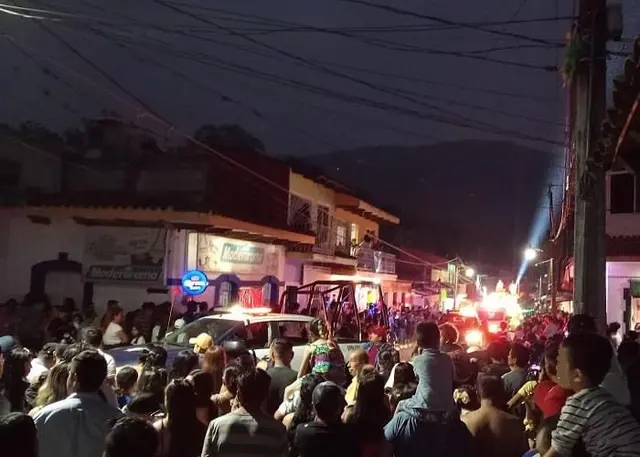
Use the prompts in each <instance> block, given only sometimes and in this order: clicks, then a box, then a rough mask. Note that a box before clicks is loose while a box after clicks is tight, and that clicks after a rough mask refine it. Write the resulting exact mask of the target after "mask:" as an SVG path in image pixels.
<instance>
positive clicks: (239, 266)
mask: <svg viewBox="0 0 640 457" xmlns="http://www.w3.org/2000/svg"><path fill="white" fill-rule="evenodd" d="M193 236H197V239H198V258H197V262H196V267H197V269H198V270H201V271H206V272H207V273H239V274H256V275H258V274H261V275H265V276H266V275H274V276H277V275H278V266H279V262H280V260H281V257H282V254H281V252H282V247H281V246H274V245H269V244H260V243H251V242H248V241H240V240H232V239H229V238H222V237H219V236H214V235H207V234H204V233H198V234H195V233H194V234H193Z"/></svg>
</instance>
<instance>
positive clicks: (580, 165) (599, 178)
mask: <svg viewBox="0 0 640 457" xmlns="http://www.w3.org/2000/svg"><path fill="white" fill-rule="evenodd" d="M577 41H578V43H579V47H580V58H579V61H578V62H576V66H575V72H574V75H573V83H574V84H575V124H574V141H575V148H576V160H575V171H576V175H575V190H576V191H575V226H574V250H573V252H574V268H575V273H574V286H573V287H574V288H573V303H574V312H575V313H585V314H589V315H591V316H593V317H594V318H595V320H596V323H597V325H598V328H599V329H600V331H604V329H605V326H606V296H605V295H606V292H605V283H606V278H605V275H606V273H605V270H606V253H605V239H606V230H605V170H604V166H603V164H602V159H603V157H602V152H601V150H600V149H598V139H599V137H600V131H601V124H602V120H603V117H604V113H605V109H606V93H605V91H606V67H607V61H606V41H607V1H606V0H580V13H579V22H578V28H577Z"/></svg>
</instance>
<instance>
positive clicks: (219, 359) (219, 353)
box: [202, 346, 227, 376]
mask: <svg viewBox="0 0 640 457" xmlns="http://www.w3.org/2000/svg"><path fill="white" fill-rule="evenodd" d="M226 365H227V354H226V353H225V352H224V349H222V347H221V346H212V347H210V348H209V349H207V350H206V351H205V352H204V356H203V357H202V370H203V371H206V372H208V373H220V374H222V370H224V367H225V366H226ZM218 376H219V375H218Z"/></svg>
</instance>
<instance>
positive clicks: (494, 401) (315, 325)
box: [0, 305, 640, 457]
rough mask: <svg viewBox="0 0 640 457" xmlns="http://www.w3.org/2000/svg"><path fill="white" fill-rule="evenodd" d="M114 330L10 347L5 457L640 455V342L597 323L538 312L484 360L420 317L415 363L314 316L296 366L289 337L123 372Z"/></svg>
mask: <svg viewBox="0 0 640 457" xmlns="http://www.w3.org/2000/svg"><path fill="white" fill-rule="evenodd" d="M115 306H117V305H114V306H112V307H111V312H108V313H107V314H108V315H111V316H114V315H116V316H117V315H118V308H116V307H115ZM107 321H108V323H107V324H106V325H102V326H98V327H94V326H86V327H84V328H81V329H80V330H79V331H78V332H77V334H76V338H75V341H74V342H72V343H71V344H67V343H65V342H61V343H46V344H44V345H43V346H42V347H41V348H40V350H39V351H38V352H37V353H35V354H34V353H33V352H32V351H30V350H29V349H27V348H26V347H25V346H23V345H20V344H19V339H18V340H16V339H15V338H13V337H0V350H1V352H2V356H1V359H0V360H1V363H0V367H1V368H0V455H2V456H7V457H60V456H70V457H101V456H104V457H178V456H179V457H197V456H201V457H214V456H287V457H316V456H323V457H325V456H327V455H330V456H331V455H336V456H345V457H356V456H358V457H384V456H391V455H394V456H397V457H418V456H420V457H422V456H427V457H428V456H438V457H439V456H452V457H453V456H467V455H480V456H505V457H510V456H513V457H520V456H534V455H540V456H542V457H556V456H562V457H569V456H578V457H580V456H591V457H601V456H603V457H604V456H636V455H638V456H640V425H639V424H638V422H637V417H638V415H637V411H638V409H637V404H638V403H637V400H638V395H637V389H638V388H637V385H640V383H638V379H637V372H638V367H639V366H640V357H639V352H638V343H637V341H635V338H634V334H632V333H630V334H629V335H627V336H626V337H625V338H624V339H623V340H622V341H620V344H619V345H617V342H616V341H614V339H612V337H611V335H610V334H609V336H610V337H609V338H607V337H605V336H600V335H599V334H598V333H597V332H596V328H595V323H594V321H593V319H591V318H589V317H588V316H573V317H572V318H571V319H567V321H566V322H565V321H563V318H557V317H553V316H551V317H550V316H545V317H537V316H536V317H534V318H533V319H532V320H530V321H528V322H525V323H523V326H522V328H521V329H520V333H519V334H517V335H516V337H515V340H514V341H511V340H509V339H507V338H506V337H505V338H503V339H500V340H496V341H493V342H492V343H491V344H490V345H489V347H488V349H487V351H486V354H485V355H469V354H467V353H466V351H464V350H463V349H462V348H461V347H460V346H458V345H456V344H453V343H452V342H451V341H450V340H452V339H454V337H452V336H451V334H452V332H455V328H452V327H451V326H450V325H448V324H445V325H443V326H438V325H437V324H436V323H434V322H432V321H423V322H419V323H417V324H416V326H415V340H416V348H415V350H414V354H413V355H412V357H411V360H409V361H400V357H399V353H398V351H396V350H395V349H394V348H393V346H391V345H389V344H388V343H386V341H385V340H386V336H387V335H386V334H385V329H384V328H382V327H379V326H374V327H372V328H370V329H369V343H367V344H365V345H363V346H362V348H361V349H357V350H355V351H353V352H352V353H350V354H342V352H341V350H340V348H339V346H338V345H337V344H335V342H334V341H333V339H332V336H331V334H330V331H329V329H328V328H327V325H326V323H325V321H324V320H322V319H315V320H314V321H313V322H312V324H311V326H310V328H309V336H310V341H311V342H310V344H309V345H308V347H307V349H306V352H305V354H304V356H303V361H302V364H301V366H300V368H299V369H298V370H294V369H292V368H291V362H292V360H293V357H294V352H293V347H292V345H291V343H290V342H289V341H288V340H286V339H276V340H274V341H273V342H272V344H271V347H270V354H269V357H268V359H265V360H260V361H258V360H255V359H254V357H253V356H252V355H251V353H246V354H243V355H239V356H237V357H234V358H231V357H230V356H229V354H226V353H225V351H224V350H223V349H222V348H221V347H218V346H216V345H215V344H214V342H213V340H212V338H211V337H210V336H209V335H206V334H203V335H200V336H199V337H198V338H196V340H195V345H194V346H193V348H191V349H185V350H183V351H181V352H180V353H179V354H178V355H177V356H176V357H175V358H174V359H173V360H168V356H167V352H166V350H165V349H164V347H163V346H162V345H159V344H154V343H146V344H145V346H144V349H143V350H141V351H140V356H139V360H138V365H137V366H130V367H121V368H119V369H118V370H116V365H115V361H114V360H113V358H112V357H111V356H110V355H109V353H108V351H107V352H105V350H104V348H105V347H108V346H110V344H109V343H110V342H111V341H113V340H109V339H108V338H106V339H105V335H106V331H108V330H109V325H110V324H111V323H113V322H115V323H116V325H118V326H120V327H121V328H122V327H123V326H122V325H121V323H122V321H118V319H117V318H116V319H110V320H109V319H107ZM103 329H104V330H103ZM105 330H106V331H105ZM112 330H113V326H112ZM149 330H152V329H149V328H146V327H141V328H140V334H141V335H142V334H144V333H145V332H148V331H149ZM120 331H121V329H116V331H112V332H111V333H112V335H116V336H117V335H118V334H119V333H120ZM565 333H566V335H565ZM124 336H125V337H128V335H124ZM635 336H636V337H637V335H635ZM616 345H617V352H616ZM634 416H635V417H634Z"/></svg>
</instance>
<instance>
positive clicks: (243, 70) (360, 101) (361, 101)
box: [132, 42, 556, 145]
mask: <svg viewBox="0 0 640 457" xmlns="http://www.w3.org/2000/svg"><path fill="white" fill-rule="evenodd" d="M132 44H133V45H135V46H140V44H138V43H135V42H134V43H132ZM147 46H148V45H147ZM155 50H156V51H158V52H161V53H165V54H169V55H172V56H174V57H178V58H182V59H186V60H190V61H194V62H197V63H200V64H203V65H207V66H213V67H216V68H220V69H222V70H225V71H231V72H234V73H240V74H244V75H245V76H249V77H252V78H258V79H263V80H266V81H269V82H273V83H276V84H280V85H284V86H287V87H294V88H296V89H298V90H304V91H307V92H311V93H314V94H316V95H322V96H325V97H330V98H334V99H336V100H339V101H342V102H348V103H354V104H357V105H363V106H368V107H373V108H376V109H380V110H384V111H392V112H396V113H398V114H403V115H408V116H411V117H416V118H419V119H422V120H429V121H434V122H440V123H444V124H447V125H454V126H457V127H465V128H471V129H473V130H479V131H483V132H485V133H491V134H500V130H504V129H500V128H496V130H486V129H484V128H483V127H476V126H472V125H468V124H464V123H459V122H457V121H452V120H447V119H444V118H438V117H435V116H433V115H428V114H424V113H421V112H420V111H416V110H413V109H409V108H402V107H399V106H396V105H390V104H388V103H384V102H379V101H373V100H370V99H367V98H363V97H358V96H354V95H350V94H347V93H344V92H337V91H333V90H329V89H325V88H323V87H319V86H315V85H313V84H308V83H301V82H299V81H295V80H291V79H288V78H283V77H280V76H277V75H274V74H271V73H265V72H261V71H259V70H256V69H254V68H251V67H246V66H243V65H240V64H235V63H229V62H226V61H223V60H221V59H216V60H215V61H211V60H208V59H205V60H203V58H202V57H193V56H187V55H185V53H175V52H171V51H170V46H169V45H168V44H167V43H164V42H161V44H160V46H159V47H156V48H155ZM490 127H492V126H490ZM503 134H504V135H506V136H513V137H516V138H519V139H522V140H530V141H539V142H545V143H550V144H554V145H555V144H556V143H555V142H553V141H552V140H547V139H542V138H539V137H532V136H529V135H526V134H523V133H521V132H515V131H508V130H506V131H504V133H503Z"/></svg>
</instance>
